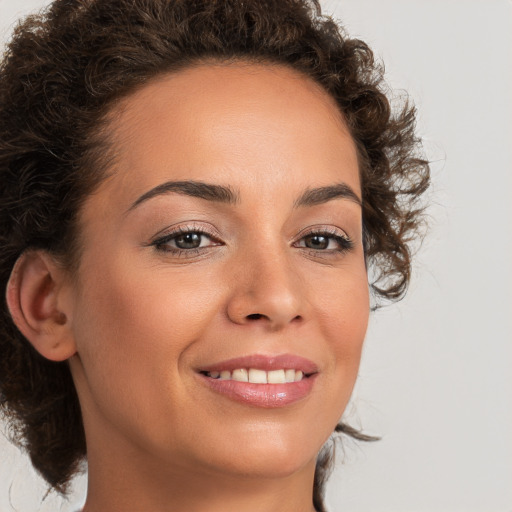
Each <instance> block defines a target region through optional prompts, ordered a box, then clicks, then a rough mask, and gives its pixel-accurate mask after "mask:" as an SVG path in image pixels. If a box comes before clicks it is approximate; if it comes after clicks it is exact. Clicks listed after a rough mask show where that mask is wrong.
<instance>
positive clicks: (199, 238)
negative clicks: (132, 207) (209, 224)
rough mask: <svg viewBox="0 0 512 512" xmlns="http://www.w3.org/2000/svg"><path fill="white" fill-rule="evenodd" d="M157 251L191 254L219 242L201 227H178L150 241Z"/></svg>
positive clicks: (179, 254)
mask: <svg viewBox="0 0 512 512" xmlns="http://www.w3.org/2000/svg"><path fill="white" fill-rule="evenodd" d="M151 245H152V246H154V247H155V248H156V249H157V250H158V251H163V252H168V253H174V254H175V255H177V256H181V255H183V256H192V255H195V254H197V253H198V252H201V251H202V250H203V249H207V248H208V247H212V246H215V245H220V242H219V241H218V240H217V239H215V238H214V237H213V235H211V234H209V233H207V232H206V231H204V230H203V229H198V228H187V227H180V228H178V229H176V230H174V231H172V232H170V233H167V234H166V235H164V236H162V237H160V238H157V239H156V240H154V241H153V242H152V243H151Z"/></svg>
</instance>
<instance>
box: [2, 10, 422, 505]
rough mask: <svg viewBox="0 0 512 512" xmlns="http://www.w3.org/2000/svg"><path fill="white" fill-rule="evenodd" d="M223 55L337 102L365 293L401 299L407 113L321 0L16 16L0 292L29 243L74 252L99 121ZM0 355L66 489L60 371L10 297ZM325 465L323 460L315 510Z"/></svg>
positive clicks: (19, 404) (20, 428) (413, 147)
mask: <svg viewBox="0 0 512 512" xmlns="http://www.w3.org/2000/svg"><path fill="white" fill-rule="evenodd" d="M232 59H237V60H243V61H252V62H260V63H273V64H276V63H277V64H281V65H284V66H288V67H291V68H293V69H295V70H298V71H300V72H301V73H303V74H304V75H307V76H308V77H311V78H312V79H313V80H314V81H316V82H317V83H318V84H320V85H321V86H322V87H323V88H324V89H325V90H326V91H327V92H328V93H329V94H330V95H331V96H332V97H333V98H334V99H335V100H336V102H337V104H338V105H339V108H340V111H341V112H342V114H343V116H344V118H345V120H346V123H347V125H348V127H349V129H350V132H351V134H352V137H353V139H354V141H355V143H356V146H357V151H358V156H359V162H360V178H361V186H362V205H363V226H364V247H365V255H366V260H367V265H368V269H369V270H371V271H372V273H373V275H374V276H375V279H374V280H373V282H371V283H370V286H371V288H372V290H373V292H374V297H375V298H377V299H384V300H388V301H389V300H391V301H392V300H397V299H400V298H401V297H402V296H403V295H404V293H405V291H406V288H407V285H408V282H409V279H410V272H411V261H410V260H411V243H412V242H414V241H415V240H417V239H418V237H419V235H420V225H421V220H422V209H421V206H420V201H419V199H420V197H421V195H422V194H423V192H424V191H425V190H426V189H427V187H428V184H429V166H428V162H427V161H426V160H425V159H424V158H423V157H422V153H421V146H420V140H419V139H418V138H417V136H416V135H415V108H414V107H413V106H412V105H411V104H410V103H408V102H407V101H405V102H401V104H400V105H399V106H398V108H395V109H392V108H391V105H390V100H389V99H388V97H387V96H386V91H387V89H386V87H385V83H384V81H383V68H382V66H381V65H380V64H379V63H378V62H376V61H375V59H374V56H373V53H372V51H371V50H370V49H369V48H368V46H367V45H366V44H365V43H364V42H362V41H360V40H357V39H351V38H349V37H348V36H347V35H346V34H345V33H344V31H343V29H342V28H341V27H340V26H339V25H338V24H337V23H336V22H335V21H333V20H332V19H331V18H329V17H326V16H323V15H322V13H321V9H320V5H319V2H318V0H194V1H190V0H56V1H54V2H53V3H52V4H51V6H50V7H49V8H48V9H46V10H44V11H42V12H41V13H40V14H38V15H34V16H30V17H28V18H27V19H25V20H24V21H23V22H22V23H20V24H19V25H18V26H17V28H16V30H15V32H14V36H13V38H12V40H11V42H10V44H9V45H8V47H7V49H6V53H5V55H4V58H3V61H2V63H1V66H0V288H1V289H3V290H5V289H6V286H7V282H8V279H9V276H10V273H11V271H12V269H13V266H14V263H15V262H16V260H17V258H18V257H19V256H20V255H21V254H22V253H23V252H24V251H26V250H28V249H44V250H46V251H49V252H50V253H52V254H54V255H56V256H58V257H60V258H61V259H62V260H63V261H65V262H67V264H69V265H72V264H73V262H74V261H75V262H76V260H77V258H78V259H79V235H80V234H79V233H78V232H77V228H76V224H77V223H76V219H77V213H78V211H79V210H80V207H81V205H82V203H83V201H84V198H86V197H87V196H88V195H89V194H91V193H92V192H93V191H94V189H95V187H97V186H98V184H99V183H100V182H101V181H102V179H104V178H105V175H106V169H108V158H107V156H106V155H108V154H109V152H108V136H107V135H106V133H105V131H104V130H103V128H104V126H105V124H106V120H107V117H108V113H109V112H110V111H111V110H112V108H113V106H114V105H115V104H116V102H118V101H119V100H120V99H121V98H123V97H125V96H127V95H129V94H131V93H132V92H133V91H134V90H136V89H137V88H138V87H141V86H143V85H144V84H145V83H147V82H148V80H150V79H152V78H154V77H156V76H157V75H161V74H163V73H169V72H173V71H177V70H179V69H183V68H185V67H187V66H191V65H193V64H194V63H197V62H200V61H205V60H217V61H219V60H220V61H225V60H232ZM105 146H107V150H105V149H106V148H105ZM0 354H1V355H0V411H3V413H4V414H5V415H6V417H7V418H8V419H10V421H11V425H12V426H13V431H14V432H15V433H16V436H15V437H16V440H17V442H18V443H19V444H21V445H22V446H23V447H24V448H25V449H26V450H27V451H28V453H29V454H30V457H31V459H32V463H33V465H34V467H35V468H36V469H37V470H38V471H39V472H40V473H41V475H42V476H43V477H44V478H45V479H46V480H47V482H48V483H49V484H50V485H51V486H52V487H53V488H55V489H56V490H58V491H59V492H62V493H64V492H66V489H67V484H68V483H69V481H70V479H71V477H72V476H73V475H74V474H75V473H76V472H77V470H78V468H79V464H80V462H81V461H82V460H84V458H85V455H86V444H85V435H84V430H83V424H82V418H81V412H80V406H79V402H78V398H77V395H76V392H75V388H74V385H73V381H72V378H71V374H70V371H69V367H68V364H67V363H66V362H60V363H57V362H51V361H48V360H46V359H44V358H43V357H42V356H40V355H39V354H38V353H37V352H36V351H35V350H34V349H33V348H32V346H31V345H30V344H29V343H28V342H27V341H26V340H25V339H24V337H23V336H22V335H21V334H20V332H19V331H18V330H17V328H16V327H15V326H14V324H13V322H12V319H11V317H10V315H9V312H8V309H7V305H6V303H5V300H4V301H3V302H2V304H1V309H0ZM336 430H337V431H339V432H345V433H346V434H348V435H351V436H352V437H356V438H358V439H362V440H369V439H370V438H369V437H368V436H365V435H363V434H361V433H359V432H358V431H356V430H354V429H352V428H351V427H349V426H347V425H343V424H340V425H338V427H337V429H336ZM329 460H330V457H329V454H326V455H324V456H322V457H319V460H318V463H317V471H316V475H315V486H314V505H315V507H316V509H317V510H318V511H324V510H325V507H324V504H323V483H324V481H325V479H326V477H327V475H328V473H329V468H330V462H329Z"/></svg>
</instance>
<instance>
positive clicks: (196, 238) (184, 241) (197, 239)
mask: <svg viewBox="0 0 512 512" xmlns="http://www.w3.org/2000/svg"><path fill="white" fill-rule="evenodd" d="M203 237H204V235H203V234H201V233H184V234H182V235H179V236H177V237H175V238H174V244H175V245H176V247H177V248H178V249H197V248H198V247H200V246H201V239H202V238H203Z"/></svg>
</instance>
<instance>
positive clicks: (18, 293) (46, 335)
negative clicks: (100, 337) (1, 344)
mask: <svg viewBox="0 0 512 512" xmlns="http://www.w3.org/2000/svg"><path fill="white" fill-rule="evenodd" d="M68 290H69V276H67V273H66V272H65V271H64V270H63V269H62V267H60V266H59V265H58V264H57V262H56V261H55V259H54V258H53V257H52V256H50V255H49V254H48V253H46V252H44V251H30V252H26V253H23V254H22V255H21V256H20V257H19V258H18V261H17V262H16V264H15V265H14V268H13V270H12V272H11V276H10V278H9V282H8V284H7V295H6V299H7V306H8V308H9V311H10V313H11V316H12V319H13V321H14V323H15V324H16V326H17V327H18V329H19V330H20V332H21V333H22V334H23V336H25V338H27V340H28V341H29V342H30V343H31V344H32V346H33V347H34V348H35V349H36V350H37V351H38V352H39V353H40V354H41V355H42V356H44V357H46V358H47V359H50V360H52V361H64V360H65V359H68V358H69V357H71V356H72V355H73V354H75V352H76V346H75V342H74V338H73V336H72V332H71V329H70V313H71V309H70V306H71V304H70V301H69V299H67V298H66V297H67V296H69V294H67V291H68Z"/></svg>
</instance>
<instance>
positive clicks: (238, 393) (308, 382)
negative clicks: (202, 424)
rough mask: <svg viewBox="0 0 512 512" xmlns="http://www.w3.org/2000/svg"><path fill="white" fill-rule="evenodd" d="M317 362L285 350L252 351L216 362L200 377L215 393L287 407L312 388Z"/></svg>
mask: <svg viewBox="0 0 512 512" xmlns="http://www.w3.org/2000/svg"><path fill="white" fill-rule="evenodd" d="M318 373H319V371H318V368H317V366H316V365H315V364H314V363H313V362H312V361H309V360H307V359H304V358H302V357H298V356H294V355H291V354H284V355H279V356H265V355H259V354H255V355H251V356H245V357H241V358H236V359H230V360H228V361H223V362H219V363H216V364H212V365H210V366H208V367H203V368H201V369H199V370H198V373H197V375H198V377H199V378H200V379H201V382H202V383H203V385H206V386H207V387H208V388H209V389H210V390H211V391H214V392H215V394H220V395H223V396H224V397H226V398H228V399H231V400H234V401H236V402H239V403H242V404H245V405H250V406H254V407H264V408H276V407H285V406H288V405H291V404H293V403H296V402H299V401H301V400H303V399H305V398H306V397H307V396H308V395H309V394H310V392H311V390H312V388H313V385H314V382H315V381H316V377H317V376H318Z"/></svg>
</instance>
